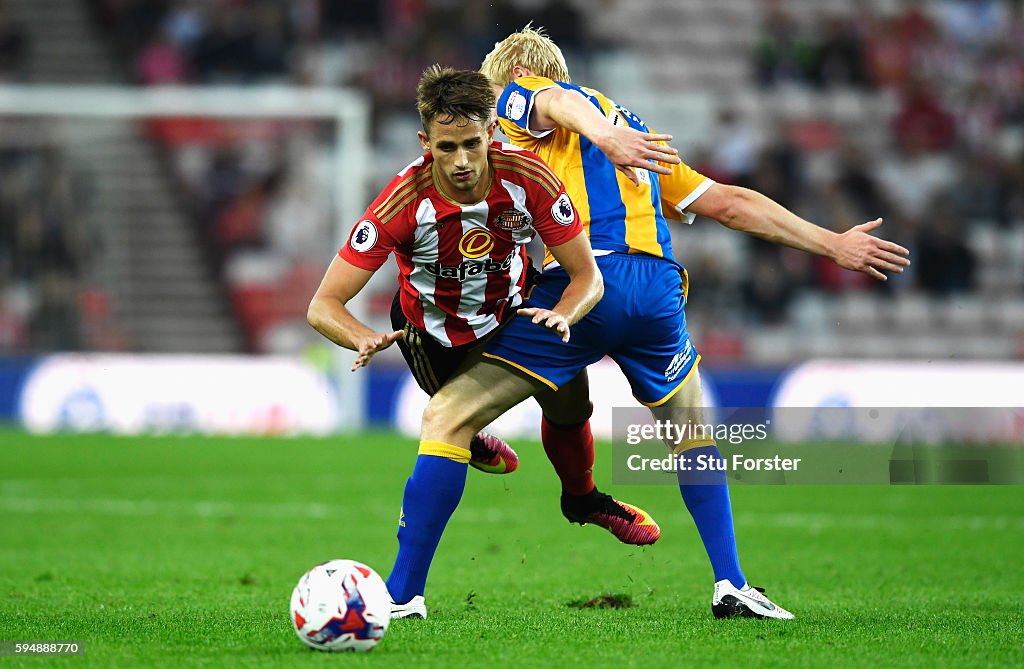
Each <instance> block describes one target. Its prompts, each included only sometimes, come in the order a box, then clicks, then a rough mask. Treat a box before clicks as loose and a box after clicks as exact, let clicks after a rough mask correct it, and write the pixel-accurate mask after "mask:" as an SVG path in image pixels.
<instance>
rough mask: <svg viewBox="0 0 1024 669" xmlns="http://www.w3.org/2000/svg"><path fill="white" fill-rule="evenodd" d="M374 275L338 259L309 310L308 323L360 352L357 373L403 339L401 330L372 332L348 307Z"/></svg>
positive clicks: (346, 346)
mask: <svg viewBox="0 0 1024 669" xmlns="http://www.w3.org/2000/svg"><path fill="white" fill-rule="evenodd" d="M371 276H373V272H371V271H370V270H366V269H362V268H359V267H356V266H355V265H353V264H352V263H350V262H348V261H347V260H344V259H343V258H340V257H338V256H335V258H334V260H333V261H332V262H331V266H330V267H328V268H327V273H326V274H324V278H323V280H322V281H321V282H320V287H319V288H317V289H316V294H315V295H313V299H312V300H311V301H310V303H309V309H308V310H307V311H306V320H307V321H309V324H310V325H312V326H313V328H314V329H315V330H316V331H317V332H319V333H320V334H322V335H323V336H325V337H327V338H328V339H330V340H331V341H333V342H334V343H335V344H337V345H338V346H342V347H344V348H347V349H350V350H352V351H356V353H357V354H358V355H357V356H356V360H355V363H353V365H352V371H353V372H354V371H356V370H357V369H359V368H360V367H365V366H366V365H368V364H370V359H371V358H373V356H374V354H375V353H377V352H378V351H383V350H384V349H386V348H387V347H389V346H391V345H392V344H394V343H395V342H396V341H398V340H399V339H401V338H402V336H403V333H402V331H401V330H395V331H394V332H375V331H373V330H371V329H370V328H368V327H367V326H366V325H364V324H363V323H361V322H360V321H359V319H357V318H356V317H355V316H353V315H352V312H351V311H349V310H348V307H347V306H345V305H346V304H348V301H349V300H351V299H352V298H353V297H355V296H356V295H357V294H359V291H361V290H362V289H363V287H364V286H365V285H366V282H367V281H369V280H370V277H371Z"/></svg>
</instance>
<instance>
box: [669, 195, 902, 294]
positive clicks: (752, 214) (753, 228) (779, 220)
mask: <svg viewBox="0 0 1024 669" xmlns="http://www.w3.org/2000/svg"><path fill="white" fill-rule="evenodd" d="M687 209H688V210H689V211H691V212H693V213H695V214H697V215H699V216H707V217H708V218H713V219H715V220H716V221H718V222H719V223H721V224H722V225H724V226H726V227H727V228H732V229H733V230H739V231H741V232H746V233H747V234H751V235H754V236H755V237H760V238H761V239H764V240H767V241H770V242H774V243H776V244H783V245H785V246H789V247H792V248H795V249H799V250H801V251H807V252H808V253H814V254H816V255H820V256H825V257H826V258H829V259H830V260H832V261H833V262H835V263H836V264H837V265H839V266H840V267H844V268H846V269H849V270H854V271H856V272H864V273H865V274H868V275H870V276H872V277H874V278H876V279H878V280H879V281H885V280H886V275H885V274H883V272H894V273H897V274H899V273H901V272H902V271H903V269H904V268H905V267H908V266H909V265H910V259H909V258H908V257H907V256H909V255H910V251H908V250H907V249H905V248H903V247H902V246H900V245H898V244H894V243H892V242H890V241H886V240H884V239H880V238H878V237H875V236H874V235H872V234H870V233H871V232H872V231H873V230H875V229H876V228H878V226H880V225H881V224H882V219H880V218H876V219H875V220H873V221H869V222H867V223H862V224H861V225H858V226H855V227H853V228H850V229H849V230H847V231H846V232H843V233H837V232H832V231H831V230H826V229H825V228H822V227H820V226H817V225H815V224H814V223H811V222H810V221H805V220H804V219H802V218H800V217H799V216H797V215H796V214H794V213H793V212H791V211H789V210H788V209H786V208H785V207H783V206H782V205H781V204H779V203H778V202H775V201H774V200H772V199H771V198H769V197H767V196H765V195H762V194H761V193H758V192H757V191H753V190H749V189H747V188H741V187H739V186H727V185H724V184H714V185H713V186H711V188H709V189H708V190H707V191H706V192H705V193H704V194H702V195H701V196H700V197H698V198H697V199H696V200H695V201H694V202H693V203H692V204H691V205H690V206H689V207H687Z"/></svg>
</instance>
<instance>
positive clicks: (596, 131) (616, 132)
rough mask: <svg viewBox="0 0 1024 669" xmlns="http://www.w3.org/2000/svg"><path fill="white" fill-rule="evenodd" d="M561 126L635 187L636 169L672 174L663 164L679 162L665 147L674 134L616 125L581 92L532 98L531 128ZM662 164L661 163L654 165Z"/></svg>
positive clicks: (674, 152) (548, 93) (546, 93)
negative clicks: (583, 140)
mask: <svg viewBox="0 0 1024 669" xmlns="http://www.w3.org/2000/svg"><path fill="white" fill-rule="evenodd" d="M555 127H562V128H565V129H566V130H571V131H572V132H575V133H578V134H580V135H583V136H584V137H586V138H587V139H589V140H590V141H591V142H593V143H594V145H595V146H597V148H599V149H601V151H603V152H604V154H605V155H606V156H608V159H609V160H610V161H612V163H613V164H614V165H615V168H616V169H617V170H619V171H620V172H622V173H623V174H625V175H626V176H627V177H629V180H630V181H632V182H633V184H634V185H637V186H639V185H640V181H639V179H638V178H637V176H636V172H635V171H634V169H633V168H635V167H639V168H642V169H646V170H651V171H652V172H655V173H657V174H671V173H672V169H671V168H669V167H666V166H665V165H662V164H660V163H668V164H671V165H674V164H677V163H679V152H678V151H677V150H676V149H674V148H672V147H671V146H669V145H668V144H666V142H671V141H672V135H657V134H653V133H649V132H640V131H639V130H634V129H633V128H630V127H628V126H622V125H614V124H612V123H609V122H608V119H607V118H605V117H604V115H603V114H601V112H600V111H599V110H598V109H597V107H595V106H594V105H592V104H590V102H589V101H587V99H586V98H585V97H583V96H582V95H581V94H580V93H579V92H577V91H574V90H570V89H565V88H558V87H554V88H546V89H544V90H542V91H540V92H539V93H537V94H536V95H535V96H534V98H533V112H532V114H531V116H530V128H531V129H533V130H536V131H543V130H551V129H552V128H555ZM651 161H659V162H651Z"/></svg>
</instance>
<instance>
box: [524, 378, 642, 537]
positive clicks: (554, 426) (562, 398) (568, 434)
mask: <svg viewBox="0 0 1024 669" xmlns="http://www.w3.org/2000/svg"><path fill="white" fill-rule="evenodd" d="M536 399H537V402H538V404H540V406H541V409H543V411H544V418H543V421H542V422H541V440H542V441H543V443H544V451H545V453H547V456H548V460H550V461H551V464H552V466H554V468H555V472H556V473H557V474H558V478H559V479H560V480H561V482H562V497H561V508H562V515H563V516H565V517H566V519H567V520H568V521H569V522H570V523H578V524H580V525H586V524H587V523H590V524H593V525H597V526H598V527H603V528H605V529H606V530H608V531H609V532H611V533H612V534H613V535H615V537H616V538H617V539H618V540H619V541H621V542H623V543H627V544H633V545H636V546H646V545H648V544H653V543H654V542H655V541H657V540H658V538H659V537H660V536H661V528H659V527H658V524H657V523H656V522H654V519H653V518H651V516H650V514H649V513H647V512H646V511H644V510H643V509H640V508H638V507H635V506H633V505H632V504H627V503H625V502H620V501H618V500H616V499H614V498H613V497H612V496H611V495H608V494H605V493H603V492H601V491H600V490H598V489H597V486H596V485H595V484H594V478H593V475H592V473H593V468H594V437H593V434H592V433H591V431H590V415H591V414H592V413H593V410H594V405H593V404H592V403H591V401H590V382H589V379H588V378H587V372H586V370H583V371H582V372H580V373H579V374H578V375H577V376H576V378H574V379H573V380H572V381H570V382H569V383H567V384H565V385H563V386H562V387H561V388H559V389H558V392H554V391H552V390H551V389H549V388H545V389H544V390H543V391H541V392H540V393H538V394H537V398H536Z"/></svg>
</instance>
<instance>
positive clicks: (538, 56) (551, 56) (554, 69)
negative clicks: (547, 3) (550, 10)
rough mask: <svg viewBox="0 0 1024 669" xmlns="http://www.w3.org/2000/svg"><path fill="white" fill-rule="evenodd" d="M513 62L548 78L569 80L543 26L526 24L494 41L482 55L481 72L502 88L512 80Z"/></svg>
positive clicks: (559, 51) (563, 59)
mask: <svg viewBox="0 0 1024 669" xmlns="http://www.w3.org/2000/svg"><path fill="white" fill-rule="evenodd" d="M516 65H518V66H520V67H525V68H526V69H528V70H530V71H531V72H533V73H534V74H537V75H540V76H542V77H547V78H548V79H554V80H555V81H564V82H566V83H569V81H570V79H569V68H568V66H567V65H566V64H565V56H563V55H562V50H561V49H559V48H558V45H557V44H555V43H554V42H553V41H552V40H551V38H550V37H548V36H547V33H545V32H544V29H543V28H534V27H533V26H532V25H531V24H529V23H527V24H526V26H525V27H524V28H523V29H522V30H520V31H519V32H517V33H512V34H511V35H509V36H508V37H506V38H505V39H503V40H502V41H500V42H498V43H497V44H495V45H494V50H492V51H491V52H490V53H489V54H487V57H486V58H484V62H483V65H481V66H480V71H481V72H483V73H484V74H485V75H487V78H488V79H490V80H491V81H492V82H494V83H495V84H497V85H498V86H501V87H503V88H504V87H505V86H508V84H509V82H510V81H512V70H513V68H515V66H516Z"/></svg>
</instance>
